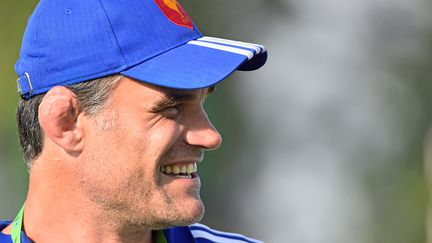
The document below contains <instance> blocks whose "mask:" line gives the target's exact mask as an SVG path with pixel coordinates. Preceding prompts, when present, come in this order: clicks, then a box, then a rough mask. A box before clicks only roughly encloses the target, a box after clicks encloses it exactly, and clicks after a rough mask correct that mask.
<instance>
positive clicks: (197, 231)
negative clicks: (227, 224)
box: [189, 224, 263, 243]
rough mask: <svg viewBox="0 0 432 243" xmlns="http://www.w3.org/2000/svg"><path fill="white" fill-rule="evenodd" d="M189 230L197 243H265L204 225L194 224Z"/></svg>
mask: <svg viewBox="0 0 432 243" xmlns="http://www.w3.org/2000/svg"><path fill="white" fill-rule="evenodd" d="M189 230H190V232H191V234H192V236H193V237H194V238H195V240H196V242H197V243H212V242H218V243H225V242H229V243H263V242H262V241H259V240H255V239H252V238H249V237H246V236H244V235H241V234H235V233H228V232H222V231H218V230H214V229H211V228H209V227H208V226H206V225H203V224H192V225H190V226H189Z"/></svg>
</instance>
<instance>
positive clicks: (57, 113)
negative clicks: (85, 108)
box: [38, 86, 84, 153]
mask: <svg viewBox="0 0 432 243" xmlns="http://www.w3.org/2000/svg"><path fill="white" fill-rule="evenodd" d="M80 114H81V111H80V107H79V102H78V100H77V98H76V96H75V94H74V93H73V92H72V91H71V90H70V89H68V88H65V87H63V86H56V87H54V88H52V89H51V90H50V91H48V93H46V94H45V97H44V98H43V99H42V102H41V104H40V105H39V113H38V115H39V123H40V125H41V127H42V129H43V131H44V133H45V137H46V138H48V139H50V140H51V141H53V142H54V143H56V144H57V145H58V146H60V147H62V148H63V149H64V150H65V151H66V152H68V153H76V152H81V151H82V150H83V147H84V141H83V138H84V129H82V127H81V124H80V123H79V119H78V116H79V115H80Z"/></svg>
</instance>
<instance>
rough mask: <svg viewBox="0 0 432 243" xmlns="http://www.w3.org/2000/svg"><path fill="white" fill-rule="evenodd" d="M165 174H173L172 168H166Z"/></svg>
mask: <svg viewBox="0 0 432 243" xmlns="http://www.w3.org/2000/svg"><path fill="white" fill-rule="evenodd" d="M165 172H166V173H167V174H171V172H172V169H171V167H170V166H166V168H165Z"/></svg>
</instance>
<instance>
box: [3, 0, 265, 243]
mask: <svg viewBox="0 0 432 243" xmlns="http://www.w3.org/2000/svg"><path fill="white" fill-rule="evenodd" d="M266 58H267V52H266V50H265V48H264V47H263V46H261V45H256V44H250V43H244V42H238V41H231V40H225V39H219V38H213V37H203V36H202V35H201V33H200V32H199V31H198V29H197V27H196V26H195V25H194V24H193V22H192V20H191V19H190V18H189V16H188V15H187V13H186V11H185V10H184V9H183V8H182V7H181V5H180V4H179V3H178V2H176V1H166V0H86V1H83V0H42V1H41V2H40V3H39V4H38V6H37V7H36V9H35V11H34V13H33V14H32V16H31V17H30V19H29V23H28V26H27V29H26V31H25V34H24V38H23V43H22V49H21V55H20V58H19V60H18V62H17V64H16V66H15V68H16V71H17V74H18V76H19V77H18V80H17V83H18V88H19V92H20V94H21V100H20V102H19V106H18V111H17V121H18V128H19V135H20V142H21V145H22V148H23V153H24V159H25V161H26V162H27V164H28V167H29V173H30V180H29V181H30V182H29V191H28V196H27V199H26V202H25V204H24V206H23V207H22V209H21V211H20V212H19V213H18V215H17V217H16V218H15V220H14V221H13V222H11V221H4V222H0V231H1V233H0V242H31V241H33V242H202V243H204V242H257V241H256V240H253V239H250V238H247V237H244V236H242V235H238V234H231V233H225V232H220V231H215V230H212V229H210V228H208V227H206V226H204V225H201V224H197V222H199V221H200V220H201V218H202V216H203V214H204V206H203V202H202V201H201V199H200V195H199V192H200V179H199V176H198V174H197V166H198V164H199V163H200V162H201V161H202V160H203V152H204V151H205V150H212V149H216V148H218V147H219V145H220V144H221V142H222V139H221V137H220V135H219V133H218V132H217V131H216V129H215V128H214V127H213V125H212V124H211V122H210V121H209V119H208V117H207V115H206V112H205V110H204V108H203V102H204V100H205V99H206V96H207V95H208V94H209V93H211V92H212V91H213V90H214V86H215V84H217V83H218V82H220V81H221V80H223V79H224V78H225V77H226V76H228V75H229V74H231V73H232V72H233V71H235V70H245V71H248V70H255V69H258V68H259V67H261V66H262V65H264V63H265V61H266Z"/></svg>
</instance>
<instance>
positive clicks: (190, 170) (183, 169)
mask: <svg viewBox="0 0 432 243" xmlns="http://www.w3.org/2000/svg"><path fill="white" fill-rule="evenodd" d="M160 171H161V172H162V173H164V174H165V175H168V176H174V177H177V178H182V179H192V178H195V177H197V175H196V172H197V171H198V166H197V163H190V164H182V165H165V166H161V167H160Z"/></svg>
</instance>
